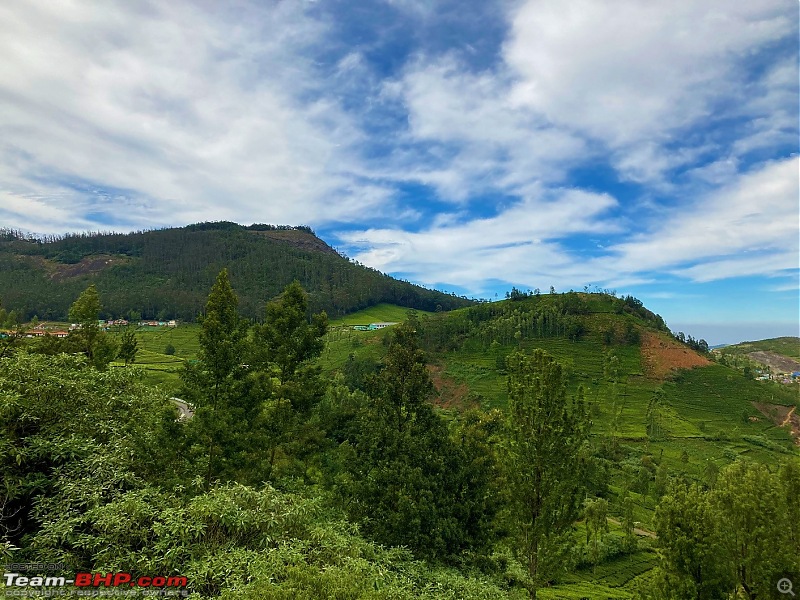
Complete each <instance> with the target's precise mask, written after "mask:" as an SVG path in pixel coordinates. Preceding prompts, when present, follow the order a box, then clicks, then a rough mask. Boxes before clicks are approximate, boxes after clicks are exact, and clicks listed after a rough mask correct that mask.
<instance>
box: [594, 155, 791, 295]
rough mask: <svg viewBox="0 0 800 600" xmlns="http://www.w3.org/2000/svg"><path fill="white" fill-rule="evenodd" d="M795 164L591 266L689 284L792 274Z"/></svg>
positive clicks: (769, 168)
mask: <svg viewBox="0 0 800 600" xmlns="http://www.w3.org/2000/svg"><path fill="white" fill-rule="evenodd" d="M799 166H800V163H798V159H797V157H793V158H789V159H786V160H781V161H775V162H772V163H768V164H767V165H765V166H763V167H761V168H759V169H757V170H754V171H753V172H750V173H746V174H743V175H740V176H739V177H738V178H736V179H734V180H733V181H731V182H730V183H729V184H728V185H726V186H724V187H721V188H720V189H718V190H716V191H715V192H713V193H711V194H709V195H708V196H707V197H704V198H698V199H697V200H696V201H695V202H693V203H691V204H688V205H686V206H682V207H678V208H676V209H675V212H674V215H673V216H672V217H671V218H668V219H665V220H664V219H661V220H659V222H658V223H656V224H651V230H650V231H647V232H644V233H640V234H637V235H636V236H634V238H633V239H632V241H629V242H623V243H620V244H617V245H616V246H614V247H612V248H611V249H610V250H611V257H609V258H599V259H597V263H599V264H602V265H606V266H610V265H613V266H614V268H615V269H616V270H618V271H620V272H630V273H635V272H647V271H655V270H670V271H672V272H673V273H674V274H677V275H681V276H682V277H686V278H690V279H693V280H696V281H712V280H716V279H724V278H728V277H736V276H744V275H754V274H761V275H767V274H776V273H780V272H781V271H784V270H786V269H792V268H794V269H797V268H798V250H799V249H798V234H800V224H798V204H797V202H798V197H800V190H799V189H798V176H797V174H798V167H799ZM748 253H750V254H751V255H750V256H748ZM698 263H699V264H698Z"/></svg>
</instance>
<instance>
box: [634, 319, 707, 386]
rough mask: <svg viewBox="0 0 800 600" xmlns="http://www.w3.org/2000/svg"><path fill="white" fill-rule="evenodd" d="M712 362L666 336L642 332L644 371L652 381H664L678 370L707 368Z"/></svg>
mask: <svg viewBox="0 0 800 600" xmlns="http://www.w3.org/2000/svg"><path fill="white" fill-rule="evenodd" d="M710 364H711V361H710V360H709V359H707V358H706V357H705V356H701V355H700V354H698V353H697V352H695V351H694V350H690V349H689V348H687V347H686V346H684V345H683V344H681V343H679V342H677V341H676V340H673V339H671V338H669V337H667V336H666V335H659V334H656V333H653V332H651V331H643V332H642V369H643V370H644V373H645V375H646V376H647V377H649V378H651V379H658V380H664V379H666V378H668V377H669V376H670V375H671V374H672V373H673V372H675V371H676V370H678V369H693V368H695V367H705V366H706V365H710Z"/></svg>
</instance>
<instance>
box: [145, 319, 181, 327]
mask: <svg viewBox="0 0 800 600" xmlns="http://www.w3.org/2000/svg"><path fill="white" fill-rule="evenodd" d="M177 326H178V322H177V321H176V320H175V319H171V320H169V321H139V327H177Z"/></svg>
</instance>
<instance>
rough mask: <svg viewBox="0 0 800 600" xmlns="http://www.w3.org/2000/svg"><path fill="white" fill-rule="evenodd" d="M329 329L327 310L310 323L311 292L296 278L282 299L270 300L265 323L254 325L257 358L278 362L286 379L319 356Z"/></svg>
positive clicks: (280, 370) (282, 377)
mask: <svg viewBox="0 0 800 600" xmlns="http://www.w3.org/2000/svg"><path fill="white" fill-rule="evenodd" d="M327 329H328V316H327V315H326V314H325V312H324V311H323V312H321V313H319V314H316V315H314V316H313V317H311V321H310V323H309V318H308V295H307V294H306V292H305V291H304V290H303V288H302V286H301V285H300V283H299V282H298V281H297V280H295V281H293V282H292V283H290V284H289V285H288V286H286V289H284V290H283V294H281V297H280V299H278V300H276V301H274V302H270V303H269V304H267V310H266V318H265V319H264V323H263V324H262V325H256V326H255V327H254V328H253V337H254V342H255V349H256V354H255V358H256V359H257V360H259V361H260V362H261V363H272V364H274V365H276V366H277V368H278V378H279V379H280V382H281V383H285V382H286V381H289V380H290V379H292V378H293V377H294V376H295V375H296V374H297V372H298V369H300V367H301V366H302V365H303V364H304V363H306V362H307V361H309V360H310V359H312V358H314V357H316V356H319V354H320V353H321V352H322V349H323V348H324V347H325V342H324V341H323V339H322V336H324V335H325V332H326V331H327Z"/></svg>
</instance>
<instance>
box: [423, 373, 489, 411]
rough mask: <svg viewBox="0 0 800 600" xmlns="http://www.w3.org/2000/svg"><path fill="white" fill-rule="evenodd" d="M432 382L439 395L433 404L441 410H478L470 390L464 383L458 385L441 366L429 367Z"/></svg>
mask: <svg viewBox="0 0 800 600" xmlns="http://www.w3.org/2000/svg"><path fill="white" fill-rule="evenodd" d="M428 372H429V373H430V376H431V381H432V382H433V386H434V387H435V388H436V391H437V392H439V395H438V396H437V397H436V398H434V400H433V403H434V404H435V405H436V406H438V407H439V408H457V409H459V410H466V409H469V408H477V407H478V403H477V402H475V400H473V399H472V398H470V394H469V388H468V387H467V386H466V385H465V384H463V383H457V382H456V381H455V380H454V379H453V378H452V377H449V376H447V375H445V374H444V371H443V369H442V367H441V366H439V365H428Z"/></svg>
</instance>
